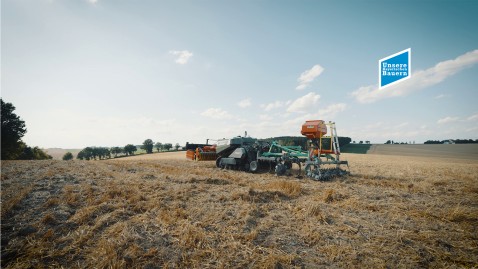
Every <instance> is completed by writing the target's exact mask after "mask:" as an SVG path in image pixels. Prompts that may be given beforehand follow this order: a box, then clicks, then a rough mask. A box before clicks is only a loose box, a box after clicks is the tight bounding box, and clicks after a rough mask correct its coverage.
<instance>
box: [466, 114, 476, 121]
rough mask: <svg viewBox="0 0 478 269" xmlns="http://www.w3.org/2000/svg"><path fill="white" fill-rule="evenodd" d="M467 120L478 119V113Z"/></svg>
mask: <svg viewBox="0 0 478 269" xmlns="http://www.w3.org/2000/svg"><path fill="white" fill-rule="evenodd" d="M466 120H469V121H473V120H478V114H475V115H471V116H469V117H468V118H466Z"/></svg>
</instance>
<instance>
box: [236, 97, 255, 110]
mask: <svg viewBox="0 0 478 269" xmlns="http://www.w3.org/2000/svg"><path fill="white" fill-rule="evenodd" d="M237 105H238V106H239V107H242V108H246V107H249V106H251V105H252V103H251V99H250V98H247V99H244V100H241V101H239V102H237Z"/></svg>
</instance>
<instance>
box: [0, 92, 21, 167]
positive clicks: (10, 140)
mask: <svg viewBox="0 0 478 269" xmlns="http://www.w3.org/2000/svg"><path fill="white" fill-rule="evenodd" d="M0 102H1V117H2V129H1V130H2V135H1V136H2V138H1V139H2V149H1V151H2V156H1V158H2V160H13V159H16V158H17V157H18V156H19V155H20V154H21V153H22V151H23V150H24V146H23V145H25V144H23V143H22V141H21V138H22V137H23V136H24V135H25V133H26V132H27V129H26V127H25V121H23V120H21V119H20V117H19V116H17V115H16V114H15V113H13V111H14V110H15V107H14V106H13V105H12V104H11V103H5V102H3V99H1V98H0Z"/></svg>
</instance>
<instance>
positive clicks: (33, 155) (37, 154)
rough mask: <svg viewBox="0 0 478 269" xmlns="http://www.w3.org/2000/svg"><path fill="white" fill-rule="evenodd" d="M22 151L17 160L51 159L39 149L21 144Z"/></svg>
mask: <svg viewBox="0 0 478 269" xmlns="http://www.w3.org/2000/svg"><path fill="white" fill-rule="evenodd" d="M22 148H23V151H22V153H21V154H20V155H18V157H17V158H16V159H17V160H48V159H52V158H53V157H52V156H50V155H48V154H47V153H46V152H45V151H43V150H42V149H41V148H39V147H33V148H32V147H29V146H27V145H25V144H24V143H23V142H22Z"/></svg>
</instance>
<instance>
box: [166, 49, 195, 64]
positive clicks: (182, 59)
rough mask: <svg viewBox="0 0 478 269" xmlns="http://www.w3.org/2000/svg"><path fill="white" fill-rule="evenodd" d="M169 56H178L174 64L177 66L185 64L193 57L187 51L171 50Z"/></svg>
mask: <svg viewBox="0 0 478 269" xmlns="http://www.w3.org/2000/svg"><path fill="white" fill-rule="evenodd" d="M169 54H172V55H175V56H178V58H177V59H176V63H178V64H187V63H188V61H189V59H190V58H191V57H193V53H192V52H190V51H187V50H171V51H169Z"/></svg>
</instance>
